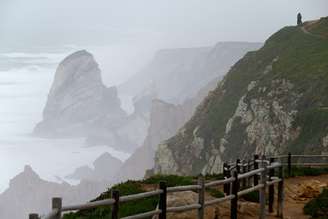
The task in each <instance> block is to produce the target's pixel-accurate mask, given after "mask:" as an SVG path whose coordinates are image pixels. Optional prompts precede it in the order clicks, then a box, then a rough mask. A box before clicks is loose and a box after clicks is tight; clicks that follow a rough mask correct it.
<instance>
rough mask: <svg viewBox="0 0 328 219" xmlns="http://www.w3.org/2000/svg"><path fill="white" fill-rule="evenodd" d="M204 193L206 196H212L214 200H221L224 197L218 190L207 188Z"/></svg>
mask: <svg viewBox="0 0 328 219" xmlns="http://www.w3.org/2000/svg"><path fill="white" fill-rule="evenodd" d="M206 192H207V193H208V194H210V195H211V196H213V197H214V198H222V197H224V193H223V192H222V191H220V190H218V189H214V188H207V189H206Z"/></svg>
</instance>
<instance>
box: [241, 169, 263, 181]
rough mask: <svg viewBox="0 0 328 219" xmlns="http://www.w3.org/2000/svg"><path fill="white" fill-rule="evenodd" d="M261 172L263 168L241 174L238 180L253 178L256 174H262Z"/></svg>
mask: <svg viewBox="0 0 328 219" xmlns="http://www.w3.org/2000/svg"><path fill="white" fill-rule="evenodd" d="M263 171H264V168H259V169H256V170H252V171H249V172H247V173H242V174H239V175H238V179H244V178H248V177H250V176H254V175H256V174H259V173H262V172H263Z"/></svg>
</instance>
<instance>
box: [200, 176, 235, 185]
mask: <svg viewBox="0 0 328 219" xmlns="http://www.w3.org/2000/svg"><path fill="white" fill-rule="evenodd" d="M233 181H235V178H234V177H230V178H228V179H222V180H216V181H212V182H208V183H206V184H205V188H207V187H212V186H219V185H224V184H227V183H231V182H233Z"/></svg>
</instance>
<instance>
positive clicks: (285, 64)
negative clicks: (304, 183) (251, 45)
mask: <svg viewBox="0 0 328 219" xmlns="http://www.w3.org/2000/svg"><path fill="white" fill-rule="evenodd" d="M327 20H328V18H327V17H326V18H321V19H320V20H318V21H316V22H311V25H307V23H305V28H306V30H307V31H308V32H309V33H315V35H314V34H308V33H306V32H304V31H303V30H302V29H301V28H300V27H295V26H290V27H285V28H283V29H281V30H280V31H278V32H277V33H275V34H273V35H272V36H271V37H270V38H269V39H268V40H267V41H266V43H265V45H264V46H263V47H262V48H261V49H260V50H258V51H256V52H249V53H247V54H246V55H245V57H244V58H242V59H241V60H240V61H239V62H237V63H236V64H235V65H234V66H233V67H232V68H231V70H230V71H229V73H228V74H227V75H226V76H225V78H224V79H223V81H222V82H221V83H220V84H219V85H218V87H217V88H216V89H215V90H214V91H213V92H211V93H210V94H209V96H208V97H207V98H206V99H205V100H204V101H203V103H202V104H201V105H200V106H199V107H198V110H197V112H196V113H195V114H194V116H193V117H192V118H191V119H190V120H189V121H188V122H187V123H186V124H185V126H184V127H183V128H182V129H180V130H179V132H178V133H177V135H176V136H174V137H172V138H171V139H169V140H167V141H166V142H164V143H163V144H161V145H159V149H158V151H157V153H156V157H155V172H157V173H165V174H172V173H173V174H187V175H189V174H198V173H200V172H206V173H216V172H220V171H221V170H222V160H223V158H225V159H224V160H227V159H231V160H232V159H235V158H236V157H240V158H243V157H247V156H249V155H251V154H253V153H254V152H256V153H266V154H277V153H283V152H285V151H292V152H294V153H328V95H327V94H328V39H327V33H328V30H327V25H328V22H327Z"/></svg>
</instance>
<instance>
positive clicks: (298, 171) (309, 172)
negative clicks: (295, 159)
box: [285, 167, 328, 177]
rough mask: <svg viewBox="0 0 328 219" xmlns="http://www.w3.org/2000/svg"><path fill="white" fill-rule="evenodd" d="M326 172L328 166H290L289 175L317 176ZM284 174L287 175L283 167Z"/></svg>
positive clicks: (327, 172)
mask: <svg viewBox="0 0 328 219" xmlns="http://www.w3.org/2000/svg"><path fill="white" fill-rule="evenodd" d="M322 174H328V168H327V167H326V168H312V167H292V175H291V177H296V176H319V175H322ZM285 176H288V170H287V169H286V168H285Z"/></svg>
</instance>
